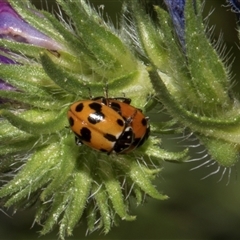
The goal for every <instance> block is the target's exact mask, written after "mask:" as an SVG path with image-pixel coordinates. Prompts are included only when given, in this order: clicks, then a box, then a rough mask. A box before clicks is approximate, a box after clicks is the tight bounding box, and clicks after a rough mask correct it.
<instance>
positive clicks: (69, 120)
mask: <svg viewBox="0 0 240 240" xmlns="http://www.w3.org/2000/svg"><path fill="white" fill-rule="evenodd" d="M68 122H69V125H70V126H71V127H72V126H73V125H74V119H73V118H72V117H69V118H68Z"/></svg>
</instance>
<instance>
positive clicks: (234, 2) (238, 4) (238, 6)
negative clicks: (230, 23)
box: [228, 0, 240, 21]
mask: <svg viewBox="0 0 240 240" xmlns="http://www.w3.org/2000/svg"><path fill="white" fill-rule="evenodd" d="M228 2H229V5H230V6H231V8H232V11H233V12H235V13H236V16H237V20H238V21H239V20H240V0H228Z"/></svg>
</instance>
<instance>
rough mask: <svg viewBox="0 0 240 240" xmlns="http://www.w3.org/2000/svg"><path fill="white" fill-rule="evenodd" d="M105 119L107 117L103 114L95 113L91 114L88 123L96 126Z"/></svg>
mask: <svg viewBox="0 0 240 240" xmlns="http://www.w3.org/2000/svg"><path fill="white" fill-rule="evenodd" d="M104 118H105V115H104V114H103V113H102V112H95V113H91V114H90V115H89V116H88V121H89V122H90V123H91V124H96V123H99V122H101V121H102V120H103V119H104Z"/></svg>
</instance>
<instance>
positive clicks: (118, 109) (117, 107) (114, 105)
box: [110, 102, 121, 114]
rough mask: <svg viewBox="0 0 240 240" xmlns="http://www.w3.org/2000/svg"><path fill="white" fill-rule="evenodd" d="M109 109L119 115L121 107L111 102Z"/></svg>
mask: <svg viewBox="0 0 240 240" xmlns="http://www.w3.org/2000/svg"><path fill="white" fill-rule="evenodd" d="M110 107H111V108H112V109H113V110H114V111H116V112H117V113H119V114H121V106H120V105H119V103H117V102H111V103H110Z"/></svg>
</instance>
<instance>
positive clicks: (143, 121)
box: [141, 118, 147, 126]
mask: <svg viewBox="0 0 240 240" xmlns="http://www.w3.org/2000/svg"><path fill="white" fill-rule="evenodd" d="M141 123H142V125H143V126H146V125H147V119H146V118H143V119H142V121H141Z"/></svg>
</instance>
